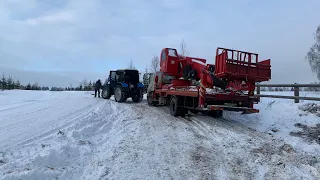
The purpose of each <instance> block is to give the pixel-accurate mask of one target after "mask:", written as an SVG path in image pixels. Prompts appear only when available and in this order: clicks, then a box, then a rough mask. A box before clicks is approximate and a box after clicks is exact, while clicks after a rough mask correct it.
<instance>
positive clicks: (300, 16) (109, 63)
mask: <svg viewBox="0 0 320 180" xmlns="http://www.w3.org/2000/svg"><path fill="white" fill-rule="evenodd" d="M308 2H309V3H304V2H302V1H291V3H290V4H288V3H286V2H278V1H267V2H265V1H264V2H260V1H259V2H257V1H250V0H247V1H231V0H227V1H221V2H213V1H199V2H197V3H194V1H189V0H176V1H168V0H158V1H143V0H136V1H129V0H119V1H112V2H110V1H101V0H91V1H86V0H69V1H62V0H59V1H52V2H51V1H50V2H47V1H37V0H24V1H9V0H3V1H1V2H0V5H1V6H0V58H1V59H0V67H6V68H9V69H15V70H19V71H26V72H27V71H28V73H27V74H30V73H31V71H35V72H38V71H42V72H46V73H47V74H50V76H54V75H56V76H57V77H58V76H59V74H61V73H62V72H63V74H64V76H67V77H68V78H70V79H77V78H78V77H79V76H78V75H77V72H79V74H80V73H81V75H80V76H82V77H86V76H88V77H89V76H90V77H92V78H93V77H94V78H96V77H99V76H100V77H101V76H105V74H107V73H108V72H107V70H109V69H110V68H123V65H125V64H126V63H127V62H129V60H130V59H131V58H132V59H133V60H134V62H135V63H136V64H137V65H136V66H137V67H138V68H140V69H141V70H143V69H144V68H145V66H146V64H147V63H146V62H148V61H150V59H151V58H152V56H154V55H159V54H160V50H161V49H162V48H164V47H175V48H178V47H179V43H180V42H181V40H182V39H184V40H185V41H186V42H187V47H188V49H189V51H190V52H191V55H192V56H198V57H203V58H206V59H207V60H208V63H213V59H214V56H215V49H216V48H217V47H226V48H233V49H240V50H245V51H253V52H256V53H259V54H260V57H261V58H262V59H265V58H271V61H272V76H273V77H272V82H275V83H283V82H288V83H289V82H312V81H315V80H316V76H315V75H314V74H313V73H311V70H310V68H309V66H308V64H307V62H306V61H304V56H305V53H306V52H307V50H308V48H309V46H310V45H311V44H312V40H313V39H312V33H313V32H314V31H315V29H316V26H317V25H318V24H317V23H318V22H317V15H318V13H317V7H319V6H320V2H319V1H316V0H311V1H308ZM25 64H29V66H26V65H25ZM99 65H100V66H99ZM101 66H102V67H101ZM104 69H105V71H106V72H102V71H103V70H104ZM71 72H72V73H71ZM18 74H19V73H18ZM27 74H25V75H26V76H27ZM301 74H303V75H301ZM42 76H44V75H42ZM82 77H81V78H82ZM30 78H31V76H30ZM32 78H33V79H34V76H32ZM50 81H51V80H50ZM61 81H62V80H61ZM70 81H71V80H70ZM52 82H53V80H52ZM68 83H69V82H67V81H66V82H65V84H68Z"/></svg>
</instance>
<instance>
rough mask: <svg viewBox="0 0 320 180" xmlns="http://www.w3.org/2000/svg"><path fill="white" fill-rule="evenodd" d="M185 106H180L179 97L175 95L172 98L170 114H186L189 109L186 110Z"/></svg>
mask: <svg viewBox="0 0 320 180" xmlns="http://www.w3.org/2000/svg"><path fill="white" fill-rule="evenodd" d="M185 110H186V109H185V108H181V107H179V106H178V97H176V96H173V97H172V98H171V100H170V114H171V115H172V116H181V115H185V114H186V113H187V112H188V111H185Z"/></svg>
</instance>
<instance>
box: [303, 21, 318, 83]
mask: <svg viewBox="0 0 320 180" xmlns="http://www.w3.org/2000/svg"><path fill="white" fill-rule="evenodd" d="M314 40H315V43H314V44H313V45H312V46H311V47H310V50H309V52H308V53H307V55H306V59H307V60H308V62H309V64H310V67H311V70H312V72H314V73H316V74H317V77H318V79H319V80H320V26H318V28H317V30H316V33H315V35H314Z"/></svg>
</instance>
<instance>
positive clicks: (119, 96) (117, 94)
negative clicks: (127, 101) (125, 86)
mask: <svg viewBox="0 0 320 180" xmlns="http://www.w3.org/2000/svg"><path fill="white" fill-rule="evenodd" d="M114 94H115V99H116V100H119V99H120V98H121V89H120V88H117V89H116V92H115V93H114Z"/></svg>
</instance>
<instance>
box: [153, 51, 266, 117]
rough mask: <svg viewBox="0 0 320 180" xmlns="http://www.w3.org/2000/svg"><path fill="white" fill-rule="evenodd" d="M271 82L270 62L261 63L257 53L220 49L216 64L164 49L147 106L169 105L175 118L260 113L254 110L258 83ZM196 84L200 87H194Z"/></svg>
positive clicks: (217, 53) (256, 101)
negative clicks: (197, 114) (192, 114)
mask: <svg viewBox="0 0 320 180" xmlns="http://www.w3.org/2000/svg"><path fill="white" fill-rule="evenodd" d="M270 79H271V65H270V59H268V60H264V61H261V62H258V54H255V53H250V52H243V51H238V50H231V49H225V48H217V51H216V58H215V65H213V64H206V60H205V59H202V58H194V57H186V56H181V55H179V54H178V53H177V50H176V49H172V48H164V49H163V50H162V52H161V57H160V72H156V73H155V74H154V75H153V76H152V78H151V82H150V83H149V87H148V96H147V97H148V103H149V104H150V105H151V104H153V105H155V104H158V105H169V106H170V113H171V114H172V115H174V116H178V115H185V114H186V113H187V112H188V110H190V111H192V112H198V111H206V112H208V113H209V114H212V115H214V116H215V117H220V116H222V110H230V111H242V112H243V113H257V112H259V110H257V109H254V108H253V104H256V103H258V98H257V97H254V89H255V83H256V82H262V81H268V80H270ZM195 82H199V84H198V85H196V86H192V85H193V83H195ZM207 89H209V90H213V89H215V90H216V91H215V92H214V93H210V92H207ZM217 89H218V90H217Z"/></svg>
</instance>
